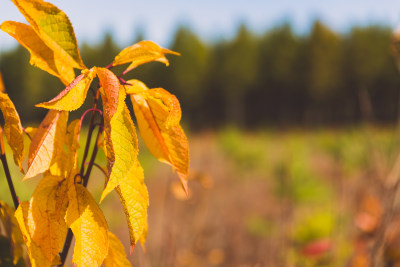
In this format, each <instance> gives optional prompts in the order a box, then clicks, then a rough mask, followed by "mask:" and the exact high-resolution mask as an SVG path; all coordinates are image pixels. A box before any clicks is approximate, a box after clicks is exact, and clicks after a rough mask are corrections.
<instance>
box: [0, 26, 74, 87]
mask: <svg viewBox="0 0 400 267" xmlns="http://www.w3.org/2000/svg"><path fill="white" fill-rule="evenodd" d="M0 29H1V30H3V31H4V32H6V33H8V34H9V35H11V36H12V37H14V38H15V40H17V41H18V42H19V43H20V44H21V45H22V46H23V47H25V48H26V49H27V50H28V51H29V53H30V54H31V59H30V63H31V64H32V65H34V66H36V67H38V68H40V69H42V70H44V71H47V72H48V73H50V74H51V75H54V76H56V77H58V78H59V79H60V80H61V82H62V83H64V84H65V85H67V84H69V83H71V82H72V81H73V80H74V78H75V73H74V69H73V67H72V66H70V65H68V64H65V62H64V60H63V59H62V58H60V57H59V56H57V54H55V53H54V51H53V50H52V49H51V48H49V47H48V46H47V45H46V44H45V43H44V42H43V41H42V39H40V37H39V36H38V34H37V33H36V32H35V31H34V29H33V28H32V27H31V26H29V25H26V24H24V23H20V22H15V21H5V22H3V23H2V24H1V25H0Z"/></svg>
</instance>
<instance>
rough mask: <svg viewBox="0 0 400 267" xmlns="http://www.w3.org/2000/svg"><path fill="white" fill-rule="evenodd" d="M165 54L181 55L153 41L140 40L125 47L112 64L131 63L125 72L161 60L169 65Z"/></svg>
mask: <svg viewBox="0 0 400 267" xmlns="http://www.w3.org/2000/svg"><path fill="white" fill-rule="evenodd" d="M165 54H174V55H179V53H177V52H174V51H172V50H169V49H166V48H162V47H160V46H159V45H157V44H156V43H154V42H151V41H140V42H139V43H136V44H134V45H132V46H129V47H127V48H125V49H123V50H122V51H121V52H120V53H119V54H118V55H117V56H116V57H115V59H114V62H113V63H112V66H117V65H122V64H125V63H131V64H130V65H129V67H128V68H127V69H126V70H125V72H124V73H126V72H128V71H130V70H132V69H134V68H136V67H137V66H139V65H142V64H145V63H148V62H152V61H159V62H162V63H164V64H165V65H167V66H168V65H169V62H168V59H167V58H166V57H165Z"/></svg>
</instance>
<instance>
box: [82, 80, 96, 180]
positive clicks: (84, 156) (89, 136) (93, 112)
mask: <svg viewBox="0 0 400 267" xmlns="http://www.w3.org/2000/svg"><path fill="white" fill-rule="evenodd" d="M99 94H100V91H99V88H97V90H96V95H95V97H94V103H93V108H92V114H91V116H90V122H89V130H88V136H87V139H86V145H85V151H84V152H83V158H82V164H81V170H80V174H81V176H82V177H84V171H85V162H86V158H87V156H88V154H89V148H90V142H91V140H92V134H93V129H94V119H95V116H96V111H95V110H96V109H97V101H98V100H99Z"/></svg>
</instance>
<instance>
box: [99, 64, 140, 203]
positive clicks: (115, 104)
mask: <svg viewBox="0 0 400 267" xmlns="http://www.w3.org/2000/svg"><path fill="white" fill-rule="evenodd" d="M97 75H98V77H99V80H100V85H101V88H100V92H101V97H102V99H103V110H104V112H103V116H104V136H105V137H104V139H105V147H104V148H103V149H104V150H105V151H106V153H105V154H106V156H107V169H108V173H109V174H110V177H112V178H110V179H109V181H108V185H107V187H106V189H105V190H104V191H103V194H102V198H101V199H103V198H104V197H105V196H106V195H107V194H108V193H109V192H110V191H111V190H112V189H114V188H115V186H117V185H118V181H119V179H121V176H123V173H120V175H117V176H115V175H114V173H115V171H117V170H119V169H120V168H121V166H119V165H120V164H121V163H120V162H121V160H117V159H116V154H115V153H116V148H114V141H115V140H113V138H114V139H115V138H116V139H119V136H118V135H121V136H122V137H123V139H122V140H121V141H122V142H123V141H124V139H126V138H130V137H129V136H130V135H131V134H133V133H134V132H129V133H126V131H124V130H126V127H130V129H134V128H132V127H134V126H133V122H132V126H131V125H128V126H126V125H124V122H123V121H122V125H120V124H121V123H119V122H120V120H121V118H122V120H123V119H124V118H123V116H122V117H121V116H120V114H121V113H122V111H123V110H124V106H125V97H126V96H125V91H124V89H123V88H122V87H121V85H120V83H119V81H118V78H117V77H116V76H115V75H114V74H113V73H112V72H111V71H109V70H108V69H104V68H97ZM128 115H129V114H128ZM114 117H117V118H118V119H115V118H114ZM129 119H130V118H129ZM127 121H128V120H127ZM120 128H122V129H120ZM128 131H129V129H128ZM132 142H133V141H132ZM122 149H123V150H124V151H125V150H126V148H125V147H122ZM133 151H136V154H137V149H135V150H133ZM128 155H129V154H128ZM129 160H130V158H128V161H127V162H128V163H126V164H129V162H130V161H129ZM116 162H117V168H116V170H114V173H113V171H112V170H113V168H114V165H115V163H116ZM122 164H125V163H122ZM122 178H123V177H122Z"/></svg>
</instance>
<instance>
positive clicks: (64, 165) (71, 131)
mask: <svg viewBox="0 0 400 267" xmlns="http://www.w3.org/2000/svg"><path fill="white" fill-rule="evenodd" d="M80 131H81V121H80V120H79V119H77V120H74V121H72V122H71V123H70V124H69V126H68V129H67V133H66V136H65V144H64V147H65V149H63V150H61V153H58V154H57V155H56V157H55V158H54V160H53V164H52V165H51V167H50V173H51V174H52V175H57V176H61V177H65V178H68V177H70V176H71V175H72V174H75V173H78V170H77V168H78V149H79V134H80Z"/></svg>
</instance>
